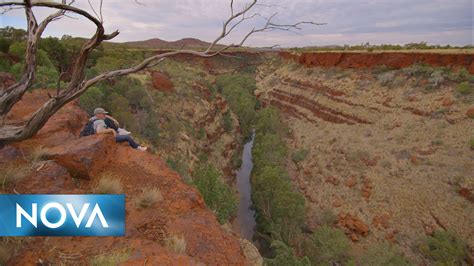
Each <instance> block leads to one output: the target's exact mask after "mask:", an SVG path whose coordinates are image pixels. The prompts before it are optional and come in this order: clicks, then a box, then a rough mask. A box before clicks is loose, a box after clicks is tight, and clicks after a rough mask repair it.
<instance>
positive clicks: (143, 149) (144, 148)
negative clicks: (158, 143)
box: [137, 146, 148, 151]
mask: <svg viewBox="0 0 474 266" xmlns="http://www.w3.org/2000/svg"><path fill="white" fill-rule="evenodd" d="M137 150H140V151H146V150H148V147H145V146H138V147H137Z"/></svg>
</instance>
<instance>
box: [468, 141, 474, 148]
mask: <svg viewBox="0 0 474 266" xmlns="http://www.w3.org/2000/svg"><path fill="white" fill-rule="evenodd" d="M469 147H470V148H471V150H474V138H472V139H471V140H470V141H469Z"/></svg>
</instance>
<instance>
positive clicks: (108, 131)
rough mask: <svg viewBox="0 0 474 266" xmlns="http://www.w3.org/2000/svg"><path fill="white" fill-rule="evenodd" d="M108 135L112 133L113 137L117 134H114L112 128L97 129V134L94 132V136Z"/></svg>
mask: <svg viewBox="0 0 474 266" xmlns="http://www.w3.org/2000/svg"><path fill="white" fill-rule="evenodd" d="M109 133H112V134H113V135H114V136H116V135H117V132H115V130H114V129H112V128H103V129H97V132H96V134H109Z"/></svg>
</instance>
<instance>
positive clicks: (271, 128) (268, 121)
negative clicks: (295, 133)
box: [254, 107, 286, 136]
mask: <svg viewBox="0 0 474 266" xmlns="http://www.w3.org/2000/svg"><path fill="white" fill-rule="evenodd" d="M254 128H255V131H256V132H257V133H259V134H279V135H282V136H283V135H284V134H285V131H286V127H285V125H284V124H283V122H282V120H281V116H280V111H279V110H278V109H276V108H275V107H267V108H263V109H262V110H260V111H259V112H258V114H257V116H256V120H255V124H254Z"/></svg>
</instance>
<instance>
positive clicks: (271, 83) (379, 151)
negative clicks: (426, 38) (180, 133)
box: [256, 55, 474, 263]
mask: <svg viewBox="0 0 474 266" xmlns="http://www.w3.org/2000/svg"><path fill="white" fill-rule="evenodd" d="M462 56H464V57H466V56H465V55H462ZM462 56H461V57H462ZM326 57H327V56H326ZM326 57H325V56H322V57H319V58H318V56H317V55H315V56H314V60H313V59H311V60H310V59H308V60H309V61H308V60H306V61H305V60H303V61H301V60H300V62H301V63H306V65H309V66H312V64H311V62H313V61H314V62H315V63H314V65H316V67H312V68H307V67H304V66H303V65H300V64H298V63H295V61H294V60H293V59H294V58H292V57H288V56H286V57H284V58H287V59H288V58H289V59H290V60H289V61H286V60H283V61H282V59H281V58H279V57H275V58H273V59H272V60H268V61H267V62H266V64H263V65H262V66H261V67H260V68H259V69H258V90H257V91H256V94H257V96H258V98H259V99H260V100H261V101H262V103H263V105H266V106H270V105H271V106H276V107H278V108H279V109H280V110H282V111H283V113H284V114H285V118H286V123H287V124H288V126H289V127H290V131H291V133H290V137H288V138H287V139H286V142H287V146H288V147H290V154H292V156H289V158H288V159H287V164H286V165H287V169H289V170H290V176H291V178H292V180H293V182H294V184H296V187H297V188H298V189H299V190H300V191H302V192H303V194H304V195H305V197H306V199H307V203H308V205H309V208H308V210H309V214H308V217H307V219H306V223H307V225H308V226H309V228H310V230H314V229H315V228H317V227H318V226H320V225H322V224H325V223H329V224H332V225H334V226H336V227H339V228H341V229H343V230H344V232H345V233H346V235H347V236H348V237H349V238H350V239H351V240H352V243H353V244H352V245H353V248H354V251H355V253H356V254H357V253H358V254H362V253H363V252H364V250H366V249H367V248H368V247H369V246H371V245H372V246H373V245H374V244H376V243H382V242H383V241H388V242H391V243H395V244H396V245H397V246H399V247H400V248H401V249H402V250H403V252H404V253H405V254H408V255H409V257H411V258H412V259H414V260H415V261H418V262H420V263H421V262H423V261H424V259H423V258H422V257H421V256H420V254H419V253H417V252H416V251H415V250H416V248H415V247H416V245H417V244H419V243H420V241H422V239H423V237H424V236H425V235H431V234H432V233H433V232H435V231H436V230H449V231H454V232H455V233H456V234H457V235H459V236H460V237H462V238H463V239H464V240H465V241H467V242H468V244H469V245H470V247H471V252H472V251H473V250H472V248H473V247H474V205H473V202H474V197H473V195H472V193H473V190H474V176H473V173H474V163H473V159H474V151H473V149H474V147H473V146H472V145H473V144H472V141H473V140H472V139H473V138H474V120H473V116H474V93H473V92H472V84H469V81H467V79H468V77H469V73H467V71H466V70H460V71H456V70H452V69H449V68H433V67H431V66H427V65H411V66H410V65H408V66H407V67H406V68H402V69H395V68H389V67H387V66H383V65H381V64H382V63H384V62H383V61H381V62H378V63H380V64H375V65H370V66H369V67H371V68H362V69H359V68H357V62H355V63H353V64H352V65H351V66H346V67H338V68H335V67H333V66H332V65H330V66H325V65H324V63H322V61H324V58H326ZM349 57H350V56H349ZM467 57H468V59H469V58H470V60H472V56H471V57H469V56H467ZM301 58H303V56H302V57H301ZM301 58H300V59H301ZM303 59H305V58H303ZM306 59H307V58H306ZM369 59H370V58H369ZM318 60H321V62H320V63H318V62H319V61H318ZM354 60H355V59H354ZM359 60H362V58H359ZM296 61H298V60H296ZM355 61H357V60H355ZM369 61H370V60H369ZM461 61H462V60H461ZM467 61H469V60H467ZM308 62H309V63H308ZM462 62H463V61H462ZM326 63H327V62H326ZM359 63H360V64H359V65H360V66H362V67H366V66H365V63H364V61H363V60H362V62H359ZM438 63H440V62H437V63H436V64H435V65H439V64H438ZM441 63H442V62H441ZM328 64H329V63H328ZM318 65H319V66H318ZM386 65H390V62H387V63H386ZM467 66H469V62H467ZM471 82H472V80H471Z"/></svg>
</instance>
